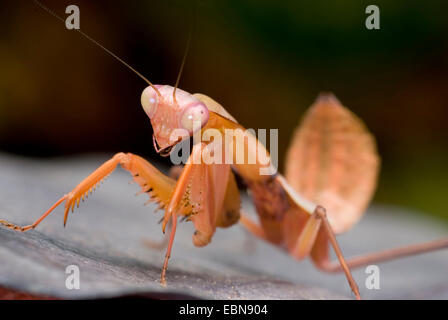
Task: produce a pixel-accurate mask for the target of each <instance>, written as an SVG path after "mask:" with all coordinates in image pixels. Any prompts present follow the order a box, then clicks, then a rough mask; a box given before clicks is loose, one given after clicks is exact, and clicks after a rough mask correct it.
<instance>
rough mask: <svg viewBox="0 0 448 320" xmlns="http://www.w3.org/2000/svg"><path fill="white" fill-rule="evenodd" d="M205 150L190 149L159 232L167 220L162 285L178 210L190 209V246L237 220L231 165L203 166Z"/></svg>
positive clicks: (201, 243) (202, 243)
mask: <svg viewBox="0 0 448 320" xmlns="http://www.w3.org/2000/svg"><path fill="white" fill-rule="evenodd" d="M204 148H206V145H205V144H203V143H201V144H197V145H195V146H194V147H193V150H192V152H191V155H190V157H189V159H188V161H187V163H186V165H185V167H184V169H183V171H182V173H181V174H180V176H179V179H178V180H177V183H176V186H175V187H174V190H173V193H172V196H171V199H170V201H169V203H168V205H167V208H166V211H165V216H164V219H163V226H162V229H163V230H164V229H165V226H166V224H167V223H168V222H169V221H170V219H171V222H172V225H171V231H170V237H169V242H168V248H167V251H166V255H165V261H164V264H163V269H162V275H161V283H162V284H165V283H166V280H165V274H166V270H167V268H168V260H169V258H170V255H171V250H172V246H173V242H174V236H175V233H176V226H177V213H178V211H179V208H189V210H190V213H189V214H188V215H187V217H188V219H189V220H191V221H192V222H193V224H194V226H195V228H196V231H195V232H194V234H193V243H194V245H195V246H198V247H199V246H205V245H207V244H208V243H209V242H210V241H211V238H212V236H213V234H214V233H215V230H216V227H217V226H220V227H225V226H229V225H231V224H233V223H235V221H236V220H238V218H239V205H240V203H239V193H238V189H237V187H236V182H235V179H234V177H233V175H231V172H230V166H229V165H225V164H207V163H205V162H204V161H203V159H202V152H203V150H204Z"/></svg>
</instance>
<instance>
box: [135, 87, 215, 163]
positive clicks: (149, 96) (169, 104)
mask: <svg viewBox="0 0 448 320" xmlns="http://www.w3.org/2000/svg"><path fill="white" fill-rule="evenodd" d="M173 92H174V87H171V86H168V85H155V86H154V87H152V86H149V87H147V88H146V89H145V90H143V93H142V96H141V103H142V106H143V109H144V110H145V112H146V114H147V115H148V117H149V119H150V120H151V125H152V128H153V130H154V135H153V139H154V147H155V149H156V151H157V152H159V153H161V154H162V155H167V154H169V152H170V151H171V149H172V148H173V147H174V146H175V145H176V144H177V143H178V142H180V141H181V140H183V139H186V138H189V137H191V136H192V135H193V133H194V132H195V131H197V130H200V129H201V128H202V127H204V126H205V125H206V124H207V122H208V119H209V111H208V109H207V107H206V106H205V104H204V103H202V102H201V101H200V100H199V99H198V98H196V97H195V96H193V95H191V94H189V93H188V92H186V91H183V90H181V89H176V92H175V95H176V96H175V98H174V95H173Z"/></svg>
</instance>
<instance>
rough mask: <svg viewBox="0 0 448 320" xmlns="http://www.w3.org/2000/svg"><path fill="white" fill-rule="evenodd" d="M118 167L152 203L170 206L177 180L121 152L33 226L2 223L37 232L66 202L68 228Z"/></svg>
mask: <svg viewBox="0 0 448 320" xmlns="http://www.w3.org/2000/svg"><path fill="white" fill-rule="evenodd" d="M118 164H120V165H121V166H122V167H123V168H124V169H126V170H128V171H129V172H130V173H131V174H132V175H133V177H134V180H135V181H136V182H137V183H138V184H139V185H140V186H141V188H142V192H146V193H148V195H149V196H150V197H151V199H152V200H153V201H155V202H158V203H159V204H160V206H161V207H164V206H165V205H166V204H167V202H168V201H169V199H170V195H171V193H172V190H173V188H174V185H175V183H176V181H175V180H173V179H171V178H169V177H167V176H165V175H164V174H163V173H161V172H160V171H159V170H157V169H156V168H155V167H154V166H152V165H151V164H150V163H149V162H147V161H146V160H144V159H143V158H141V157H139V156H137V155H134V154H131V153H127V154H125V153H122V152H120V153H117V154H116V155H114V156H113V157H112V159H110V160H108V161H106V162H105V163H103V164H102V165H101V166H100V167H99V168H98V169H96V170H95V171H94V172H92V173H91V174H90V175H89V176H88V177H87V178H85V179H84V180H83V181H82V182H81V183H80V184H78V185H77V186H76V187H75V188H74V189H73V190H72V191H71V192H69V193H68V194H66V195H64V196H63V197H62V198H61V199H59V200H58V201H57V202H56V203H55V204H53V205H52V206H51V207H50V208H49V209H48V210H47V211H46V212H45V213H44V214H43V215H42V216H41V217H40V218H39V219H37V220H36V221H35V222H34V223H33V224H31V225H28V226H23V227H22V226H18V225H15V224H13V223H10V222H7V221H5V220H0V224H2V225H4V226H6V227H8V228H10V229H14V230H18V231H27V230H30V229H34V228H35V227H36V226H37V225H39V223H41V222H42V221H43V220H44V219H45V218H46V217H47V216H48V215H49V214H50V213H51V212H52V211H53V210H54V209H55V208H56V207H57V206H58V205H60V204H61V203H62V202H64V201H65V211H64V226H65V224H66V222H67V217H68V213H69V211H70V210H72V211H73V210H74V207H75V205H77V206H79V203H80V201H81V200H84V199H85V198H87V196H88V194H89V193H91V192H92V191H93V190H94V189H95V188H96V187H97V185H98V184H99V183H100V182H101V181H102V180H103V179H104V178H106V177H107V176H108V175H110V174H111V173H112V172H113V171H114V170H115V168H116V167H117V165H118Z"/></svg>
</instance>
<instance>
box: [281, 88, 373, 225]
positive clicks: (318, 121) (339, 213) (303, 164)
mask: <svg viewBox="0 0 448 320" xmlns="http://www.w3.org/2000/svg"><path fill="white" fill-rule="evenodd" d="M379 163H380V160H379V156H378V154H377V150H376V143H375V138H374V137H373V136H372V135H371V134H370V132H369V131H368V129H367V128H366V126H365V125H364V123H363V122H362V120H361V119H359V118H358V117H357V116H356V115H354V114H353V113H352V112H350V111H349V110H348V109H346V108H344V107H343V106H342V105H341V104H340V102H339V101H338V100H337V99H336V97H334V96H333V95H331V94H321V95H320V96H319V97H318V99H317V100H316V102H315V103H314V104H313V105H312V106H311V107H310V109H309V110H308V111H307V113H306V114H305V116H304V118H303V120H302V123H301V125H300V126H299V127H298V128H297V129H296V131H295V133H294V137H293V140H292V142H291V145H290V147H289V150H288V154H287V161H286V175H285V176H286V179H287V180H288V182H289V184H290V185H291V186H292V188H294V190H296V191H297V192H298V193H300V194H301V195H303V196H304V197H305V198H307V199H309V200H311V201H312V202H314V203H316V204H321V205H323V206H324V207H325V208H326V209H327V214H328V219H329V221H330V223H331V226H332V228H333V230H334V232H335V233H342V232H344V231H347V230H348V229H350V228H351V227H352V225H354V224H355V223H356V222H357V221H358V220H359V219H360V218H361V216H362V214H363V213H364V210H365V209H366V207H367V206H368V204H369V202H370V200H371V198H372V196H373V193H374V191H375V188H376V181H377V175H378V171H379Z"/></svg>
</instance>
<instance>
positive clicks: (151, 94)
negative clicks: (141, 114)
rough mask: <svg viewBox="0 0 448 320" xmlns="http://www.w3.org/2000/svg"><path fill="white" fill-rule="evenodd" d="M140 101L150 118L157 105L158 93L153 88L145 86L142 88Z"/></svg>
mask: <svg viewBox="0 0 448 320" xmlns="http://www.w3.org/2000/svg"><path fill="white" fill-rule="evenodd" d="M141 103H142V106H143V109H144V110H145V112H146V114H147V115H148V117H150V118H152V117H153V116H154V114H155V113H156V110H157V106H158V95H157V93H156V92H155V90H154V89H153V88H151V87H147V88H145V90H143V92H142V97H141Z"/></svg>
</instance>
